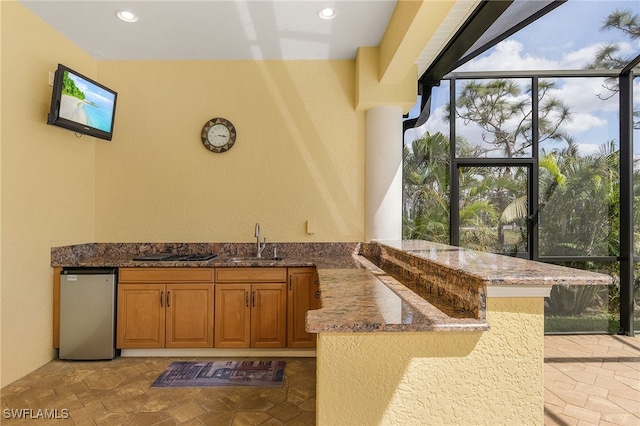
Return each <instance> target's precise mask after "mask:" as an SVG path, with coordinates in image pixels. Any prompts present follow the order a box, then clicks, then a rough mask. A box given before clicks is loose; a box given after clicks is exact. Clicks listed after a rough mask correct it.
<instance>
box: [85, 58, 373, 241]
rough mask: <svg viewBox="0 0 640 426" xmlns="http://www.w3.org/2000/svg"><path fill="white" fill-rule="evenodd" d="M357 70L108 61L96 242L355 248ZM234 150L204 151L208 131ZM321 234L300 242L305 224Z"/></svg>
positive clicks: (359, 172) (359, 198)
mask: <svg viewBox="0 0 640 426" xmlns="http://www.w3.org/2000/svg"><path fill="white" fill-rule="evenodd" d="M354 72H355V63H354V61H192V62H190V61H182V62H178V61H169V62H158V61H122V62H119V61H105V62H100V63H99V77H100V81H101V82H102V83H103V84H105V85H107V86H109V87H112V88H113V89H114V90H116V91H117V92H118V93H119V96H118V106H117V115H116V122H115V136H114V138H113V141H112V142H106V143H101V142H100V143H98V144H97V147H96V165H97V169H96V238H97V240H98V241H123V242H137V241H196V242H201V241H204V242H206V241H229V242H251V241H255V240H254V225H255V223H256V222H260V224H261V226H262V231H263V235H264V236H265V237H267V239H268V241H301V242H306V241H361V240H362V238H363V232H364V134H363V133H364V113H363V112H354V99H353V98H354V90H355V89H354ZM213 117H224V118H227V119H228V120H230V121H231V122H232V123H233V124H234V126H235V127H236V129H237V132H238V137H237V141H236V144H235V146H234V147H232V148H231V149H230V150H229V151H227V152H225V153H220V154H215V153H211V152H209V151H207V150H206V149H205V148H204V146H203V145H202V143H201V141H200V132H201V129H202V126H203V125H204V124H205V122H206V121H207V120H209V119H211V118H213ZM307 220H312V221H314V222H315V224H316V230H317V232H316V233H315V234H306V232H305V231H306V228H305V223H306V221H307Z"/></svg>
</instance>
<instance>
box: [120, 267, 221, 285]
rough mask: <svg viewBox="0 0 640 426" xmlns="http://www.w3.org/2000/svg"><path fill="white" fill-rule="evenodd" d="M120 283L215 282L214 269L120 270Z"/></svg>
mask: <svg viewBox="0 0 640 426" xmlns="http://www.w3.org/2000/svg"><path fill="white" fill-rule="evenodd" d="M119 282H121V283H122V282H132V283H153V282H159V283H170V282H190V283H195V282H202V283H205V282H206V283H212V282H213V268H120V271H119Z"/></svg>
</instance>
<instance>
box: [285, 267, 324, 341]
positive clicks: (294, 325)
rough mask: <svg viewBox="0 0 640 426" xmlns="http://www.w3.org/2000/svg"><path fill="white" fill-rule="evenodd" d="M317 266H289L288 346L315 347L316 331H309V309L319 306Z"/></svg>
mask: <svg viewBox="0 0 640 426" xmlns="http://www.w3.org/2000/svg"><path fill="white" fill-rule="evenodd" d="M318 290H319V288H318V285H317V278H316V270H315V268H289V287H288V291H287V299H288V300H287V347H289V348H313V347H315V346H316V335H315V333H307V331H306V330H305V322H306V315H307V311H309V310H312V309H317V308H318V307H319V304H320V303H319V301H320V298H319V293H318Z"/></svg>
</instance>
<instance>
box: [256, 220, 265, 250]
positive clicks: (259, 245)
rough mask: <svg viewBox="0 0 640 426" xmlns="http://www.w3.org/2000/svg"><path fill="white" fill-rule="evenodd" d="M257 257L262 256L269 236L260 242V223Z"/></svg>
mask: <svg viewBox="0 0 640 426" xmlns="http://www.w3.org/2000/svg"><path fill="white" fill-rule="evenodd" d="M255 237H256V257H262V252H263V251H264V248H265V246H266V245H267V238H266V237H265V238H264V242H263V243H260V224H259V223H256V235H255Z"/></svg>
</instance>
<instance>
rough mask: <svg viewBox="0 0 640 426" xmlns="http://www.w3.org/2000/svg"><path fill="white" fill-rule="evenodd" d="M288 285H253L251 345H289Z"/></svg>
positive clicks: (262, 346) (268, 346)
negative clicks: (287, 334) (287, 335)
mask: <svg viewBox="0 0 640 426" xmlns="http://www.w3.org/2000/svg"><path fill="white" fill-rule="evenodd" d="M286 288H287V285H286V284H253V285H252V286H251V347H252V348H284V347H286V345H287V337H286V333H287V290H286Z"/></svg>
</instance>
